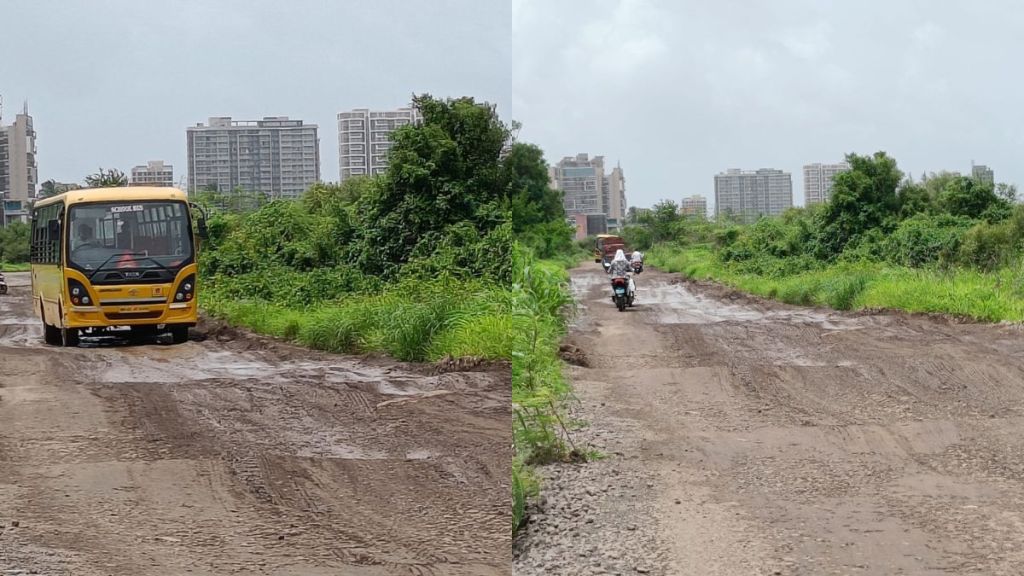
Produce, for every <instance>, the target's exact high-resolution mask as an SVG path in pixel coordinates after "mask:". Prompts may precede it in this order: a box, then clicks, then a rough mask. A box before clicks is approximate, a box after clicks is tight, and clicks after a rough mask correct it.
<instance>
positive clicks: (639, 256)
mask: <svg viewBox="0 0 1024 576" xmlns="http://www.w3.org/2000/svg"><path fill="white" fill-rule="evenodd" d="M629 260H630V262H639V263H641V264H643V263H644V254H643V252H641V251H639V250H633V254H632V255H630V257H629Z"/></svg>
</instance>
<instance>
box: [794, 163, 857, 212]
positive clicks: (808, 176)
mask: <svg viewBox="0 0 1024 576" xmlns="http://www.w3.org/2000/svg"><path fill="white" fill-rule="evenodd" d="M849 169H850V165H849V164H848V163H846V162H839V163H838V164H817V163H816V164H808V165H806V166H804V205H805V206H812V205H814V204H821V203H824V202H828V201H829V200H831V199H832V180H833V179H834V178H835V176H836V174H839V173H840V172H846V171H847V170H849Z"/></svg>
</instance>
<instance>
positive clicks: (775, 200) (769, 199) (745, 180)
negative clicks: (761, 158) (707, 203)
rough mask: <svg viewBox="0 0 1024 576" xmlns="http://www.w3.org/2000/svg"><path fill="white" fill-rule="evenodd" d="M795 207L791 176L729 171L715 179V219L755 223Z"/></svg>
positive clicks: (777, 172) (762, 171) (763, 171)
mask: <svg viewBox="0 0 1024 576" xmlns="http://www.w3.org/2000/svg"><path fill="white" fill-rule="evenodd" d="M792 206H793V178H792V176H791V175H790V173H789V172H783V171H782V170H775V169H772V168H762V169H760V170H739V169H730V170H726V171H725V172H722V173H720V174H717V175H715V217H716V218H719V217H729V218H736V219H738V220H740V221H742V222H753V221H754V220H757V219H758V218H759V217H760V216H777V215H779V214H782V213H783V212H785V211H786V210H787V209H788V208H791V207H792Z"/></svg>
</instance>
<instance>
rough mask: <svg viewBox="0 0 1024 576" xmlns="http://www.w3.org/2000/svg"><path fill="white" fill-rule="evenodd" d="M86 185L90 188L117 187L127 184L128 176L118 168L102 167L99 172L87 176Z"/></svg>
mask: <svg viewBox="0 0 1024 576" xmlns="http://www.w3.org/2000/svg"><path fill="white" fill-rule="evenodd" d="M85 185H86V186H88V187H89V188H117V187H119V186H127V185H128V177H127V176H125V174H124V172H121V171H120V170H118V169H116V168H111V169H110V170H104V169H103V168H100V170H99V172H97V173H95V174H90V175H88V176H86V177H85Z"/></svg>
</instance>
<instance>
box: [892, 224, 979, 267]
mask: <svg viewBox="0 0 1024 576" xmlns="http://www.w3.org/2000/svg"><path fill="white" fill-rule="evenodd" d="M973 224H974V221H973V220H971V219H970V218H966V217H963V216H951V215H949V214H935V215H933V214H918V215H916V216H913V217H911V218H908V219H906V220H904V221H903V222H900V224H899V226H897V227H896V229H895V230H894V231H893V233H892V234H891V235H889V236H888V237H887V239H886V241H885V244H884V248H883V254H884V258H885V259H886V260H887V261H889V262H892V263H893V264H899V265H901V266H909V267H911V268H918V267H921V266H925V265H927V264H934V263H940V262H941V263H946V264H948V263H952V262H953V261H955V260H956V257H957V252H958V251H959V249H960V242H961V239H962V238H963V236H964V234H965V233H966V232H967V230H968V229H970V227H971V226H972V225H973Z"/></svg>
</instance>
